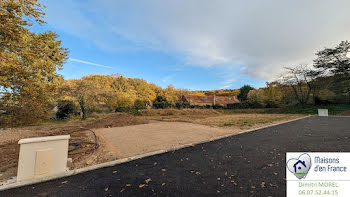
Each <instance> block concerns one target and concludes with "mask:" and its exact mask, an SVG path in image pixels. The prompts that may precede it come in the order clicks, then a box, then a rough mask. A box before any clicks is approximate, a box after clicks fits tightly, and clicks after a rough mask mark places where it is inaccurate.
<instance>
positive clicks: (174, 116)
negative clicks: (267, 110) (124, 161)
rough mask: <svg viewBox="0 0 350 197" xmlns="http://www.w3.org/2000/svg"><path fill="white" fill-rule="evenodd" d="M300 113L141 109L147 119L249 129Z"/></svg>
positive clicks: (293, 117) (142, 114)
mask: <svg viewBox="0 0 350 197" xmlns="http://www.w3.org/2000/svg"><path fill="white" fill-rule="evenodd" d="M302 116H303V115H299V114H258V113H245V114H242V113H239V114H236V113H233V114H227V112H225V111H223V110H213V109H183V110H178V109H151V110H143V111H141V118H142V119H146V120H160V121H181V122H190V123H196V124H202V125H207V126H215V127H235V128H239V129H249V128H251V127H256V126H263V125H266V124H270V123H276V122H281V121H284V120H290V119H295V118H299V117H302Z"/></svg>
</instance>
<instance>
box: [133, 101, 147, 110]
mask: <svg viewBox="0 0 350 197" xmlns="http://www.w3.org/2000/svg"><path fill="white" fill-rule="evenodd" d="M134 108H135V109H136V110H140V109H146V103H145V102H144V101H142V100H140V99H136V100H135V102H134Z"/></svg>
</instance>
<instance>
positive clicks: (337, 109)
mask: <svg viewBox="0 0 350 197" xmlns="http://www.w3.org/2000/svg"><path fill="white" fill-rule="evenodd" d="M317 109H328V114H329V115H337V114H340V113H342V112H344V111H347V110H350V105H319V106H305V107H301V106H296V107H290V108H286V109H285V110H286V111H285V113H289V114H317Z"/></svg>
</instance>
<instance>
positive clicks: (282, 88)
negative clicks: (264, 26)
mask: <svg viewBox="0 0 350 197" xmlns="http://www.w3.org/2000/svg"><path fill="white" fill-rule="evenodd" d="M44 14H45V13H44V12H43V7H42V5H40V4H39V2H38V0H24V1H13V0H0V126H3V125H21V124H31V123H36V122H40V121H42V120H47V119H49V118H50V115H52V113H53V109H54V108H57V107H58V108H59V109H60V110H59V111H58V112H57V114H56V115H57V117H59V118H68V117H69V116H70V115H74V114H76V115H78V114H79V115H81V116H82V118H83V119H85V118H86V115H87V114H88V113H91V112H110V111H130V110H139V109H144V108H147V107H155V108H166V107H178V108H185V107H196V106H190V105H189V104H188V103H186V102H185V101H183V100H182V96H183V95H185V94H191V95H199V96H205V95H207V96H209V95H217V96H237V97H238V99H239V100H240V102H239V103H236V104H231V105H228V106H227V108H263V107H266V108H272V107H283V106H293V105H301V106H305V105H319V104H338V103H345V104H349V103H350V97H349V94H350V80H349V79H350V78H349V71H350V59H349V49H350V44H349V42H347V41H342V42H341V43H340V44H338V45H337V46H335V47H333V48H325V49H323V50H320V51H318V52H316V56H317V58H316V59H315V60H314V62H313V64H312V65H297V66H289V67H286V72H285V73H284V74H283V75H282V76H281V78H280V79H279V80H276V81H273V82H269V83H266V87H264V88H260V89H254V88H253V87H251V86H249V85H245V86H243V87H242V88H240V89H236V90H212V91H188V90H184V89H177V88H175V87H174V86H168V87H167V88H161V87H159V86H157V85H155V84H152V83H148V82H146V81H145V80H143V79H133V78H128V77H124V76H121V75H118V74H114V75H89V76H85V77H83V78H81V79H70V80H64V78H63V77H62V76H61V75H59V74H58V73H57V71H58V70H60V69H62V67H63V64H64V62H65V61H66V60H67V58H68V49H66V48H64V47H62V43H61V41H60V40H58V35H57V34H55V33H54V32H52V31H47V32H43V33H33V32H31V31H30V30H29V27H30V26H31V25H33V24H34V23H37V24H43V23H45V21H43V16H44Z"/></svg>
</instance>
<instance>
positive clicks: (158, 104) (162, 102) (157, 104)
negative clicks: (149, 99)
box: [153, 95, 169, 109]
mask: <svg viewBox="0 0 350 197" xmlns="http://www.w3.org/2000/svg"><path fill="white" fill-rule="evenodd" d="M153 107H154V108H156V109H164V108H167V107H169V102H168V101H167V100H166V98H165V97H164V96H161V95H158V96H157V97H156V99H155V100H154V101H153Z"/></svg>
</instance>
